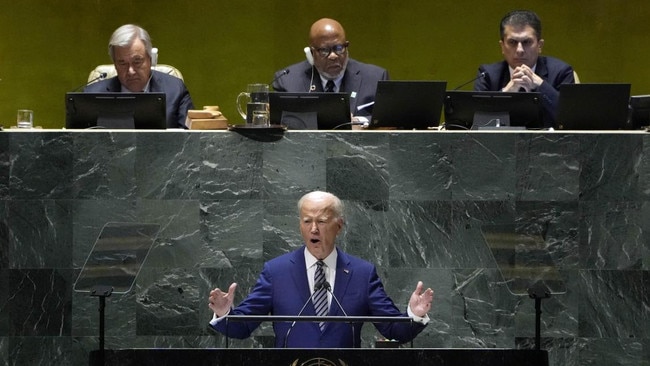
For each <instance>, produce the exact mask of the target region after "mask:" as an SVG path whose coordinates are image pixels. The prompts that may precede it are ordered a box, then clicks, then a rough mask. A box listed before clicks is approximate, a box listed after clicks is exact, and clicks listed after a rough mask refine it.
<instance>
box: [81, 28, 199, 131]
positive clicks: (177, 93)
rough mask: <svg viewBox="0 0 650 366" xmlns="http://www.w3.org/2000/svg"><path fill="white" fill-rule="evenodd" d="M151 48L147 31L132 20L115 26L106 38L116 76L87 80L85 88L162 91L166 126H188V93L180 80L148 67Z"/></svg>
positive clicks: (102, 91)
mask: <svg viewBox="0 0 650 366" xmlns="http://www.w3.org/2000/svg"><path fill="white" fill-rule="evenodd" d="M152 48H153V47H152V45H151V38H150V37H149V33H148V32H147V31H146V30H144V29H143V28H141V27H138V26H137V25H133V24H126V25H123V26H121V27H119V28H117V29H116V30H115V32H113V35H112V36H111V39H110V40H109V41H108V54H109V55H110V56H111V59H112V60H113V64H114V65H115V70H116V71H117V77H113V78H109V79H106V80H101V81H98V82H96V83H93V84H90V85H88V86H86V88H85V89H84V92H87V93H105V92H114V93H139V92H152V93H165V97H166V101H167V108H166V109H167V128H187V127H186V126H185V118H186V117H187V111H188V110H189V109H194V104H193V103H192V98H191V97H190V93H189V91H188V90H187V88H186V87H185V83H183V80H181V79H179V78H177V77H175V76H172V75H167V74H165V73H163V72H160V71H156V70H151V53H152V51H151V50H152Z"/></svg>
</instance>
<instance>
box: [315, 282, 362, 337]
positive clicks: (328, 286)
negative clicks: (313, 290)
mask: <svg viewBox="0 0 650 366" xmlns="http://www.w3.org/2000/svg"><path fill="white" fill-rule="evenodd" d="M323 286H324V287H325V289H326V290H327V292H329V293H330V294H332V299H334V302H336V305H337V306H338V307H339V309H341V312H343V315H345V316H348V313H346V312H345V309H343V306H342V305H341V303H340V302H339V299H338V298H337V297H336V295H334V292H333V291H332V286H331V285H330V283H329V282H327V281H325V282H323ZM350 329H351V330H352V347H353V348H354V338H355V335H354V324H353V323H350Z"/></svg>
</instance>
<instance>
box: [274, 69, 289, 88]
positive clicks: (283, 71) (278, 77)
mask: <svg viewBox="0 0 650 366" xmlns="http://www.w3.org/2000/svg"><path fill="white" fill-rule="evenodd" d="M289 71H291V70H289V69H284V70H282V71H280V73H279V74H278V76H276V77H274V78H273V80H271V85H273V83H275V82H276V81H278V80H279V79H281V78H282V77H284V76H285V75H287V74H289Z"/></svg>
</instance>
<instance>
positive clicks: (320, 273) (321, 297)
mask: <svg viewBox="0 0 650 366" xmlns="http://www.w3.org/2000/svg"><path fill="white" fill-rule="evenodd" d="M324 264H325V263H323V261H318V262H316V272H315V273H314V286H315V287H316V290H315V292H314V297H313V299H312V302H313V303H314V309H315V311H316V315H317V316H325V315H327V312H328V306H327V289H326V288H325V286H324V285H323V284H324V283H325V271H324V270H323V265H324ZM318 326H319V327H320V330H321V332H322V331H323V329H325V322H320V323H318Z"/></svg>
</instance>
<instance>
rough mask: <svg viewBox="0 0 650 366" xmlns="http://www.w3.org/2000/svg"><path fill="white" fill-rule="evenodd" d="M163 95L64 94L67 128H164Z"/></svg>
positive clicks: (165, 119) (164, 100)
mask: <svg viewBox="0 0 650 366" xmlns="http://www.w3.org/2000/svg"><path fill="white" fill-rule="evenodd" d="M165 102H166V98H165V93H66V96H65V113H66V122H65V126H66V128H69V129H85V128H109V129H121V128H130V129H166V128H167V122H166V121H167V118H166V110H165Z"/></svg>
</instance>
